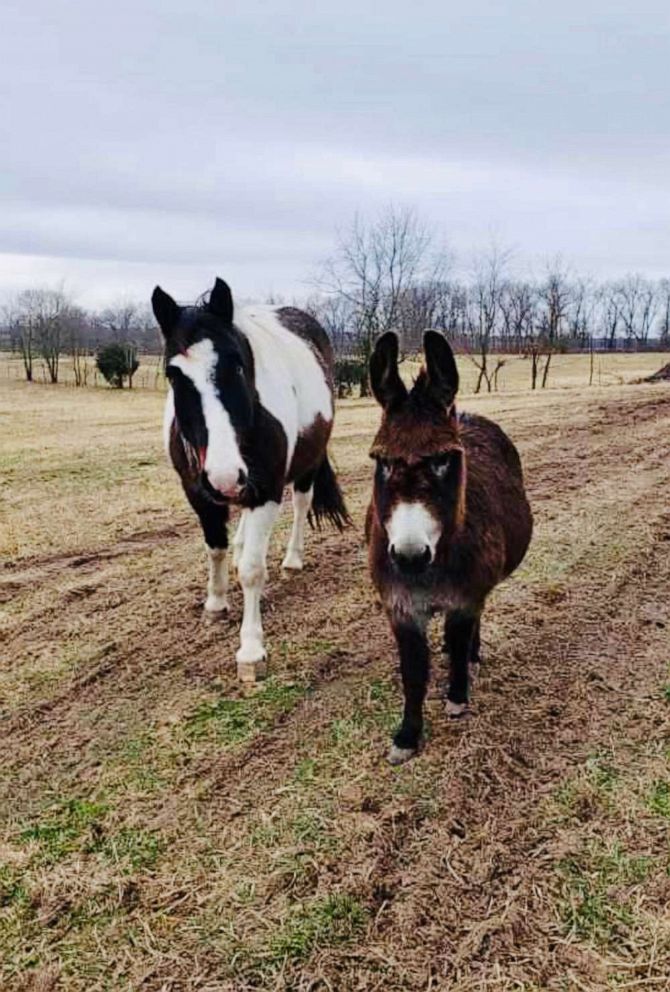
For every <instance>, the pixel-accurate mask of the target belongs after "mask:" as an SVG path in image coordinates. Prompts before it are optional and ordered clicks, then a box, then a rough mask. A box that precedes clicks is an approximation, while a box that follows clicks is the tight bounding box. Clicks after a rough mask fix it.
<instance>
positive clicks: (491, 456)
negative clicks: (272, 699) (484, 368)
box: [366, 331, 532, 764]
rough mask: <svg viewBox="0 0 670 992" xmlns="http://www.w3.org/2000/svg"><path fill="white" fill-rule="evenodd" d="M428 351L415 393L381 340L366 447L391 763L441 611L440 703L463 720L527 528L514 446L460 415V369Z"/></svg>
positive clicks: (419, 694)
mask: <svg viewBox="0 0 670 992" xmlns="http://www.w3.org/2000/svg"><path fill="white" fill-rule="evenodd" d="M424 350H425V356H426V367H425V368H424V369H423V370H422V371H421V373H420V374H419V376H418V378H417V380H416V382H415V383H414V386H413V387H412V389H411V390H408V389H407V388H406V387H405V385H404V383H403V382H402V380H401V378H400V375H399V372H398V339H397V337H396V335H395V334H393V333H392V332H389V333H387V334H384V335H383V336H382V337H381V338H380V339H379V341H378V342H377V345H376V347H375V350H374V353H373V355H372V357H371V360H370V381H371V385H372V389H373V392H374V395H375V397H376V399H377V401H378V402H379V403H380V404H381V406H382V408H383V415H382V422H381V426H380V428H379V431H378V432H377V435H376V437H375V440H374V443H373V445H372V450H371V452H370V454H371V456H372V458H373V459H374V460H375V462H376V468H375V479H374V489H373V495H372V501H371V503H370V506H369V508H368V514H367V520H366V536H367V539H368V547H369V563H370V572H371V575H372V580H373V582H374V584H375V586H376V588H377V590H378V592H379V594H380V596H381V599H382V602H383V604H384V606H385V609H386V611H387V614H388V616H389V620H390V623H391V627H392V629H393V633H394V635H395V638H396V641H397V645H398V650H399V654H400V671H401V676H402V682H403V689H404V694H405V708H404V714H403V719H402V723H401V725H400V728H399V729H398V731H397V733H396V734H395V736H394V739H393V745H392V747H391V751H390V752H389V761H391V762H392V763H393V764H399V763H401V762H403V761H406V760H408V759H409V758H410V757H412V755H413V754H415V753H416V751H417V750H418V748H419V746H420V744H421V740H422V732H423V702H424V698H425V695H426V689H427V684H428V678H429V664H430V656H429V655H430V652H429V648H428V640H427V635H426V629H427V624H428V620H429V619H430V617H431V616H432V615H433V614H435V613H438V612H439V613H442V614H443V615H444V651H445V653H446V654H447V655H448V656H449V662H450V684H449V690H448V693H447V700H446V707H447V711H448V712H449V713H450V715H452V716H460V715H461V714H462V713H464V712H465V710H466V709H467V704H468V695H469V669H470V667H474V666H476V665H477V664H478V663H479V660H480V659H479V649H480V617H481V614H482V611H483V609H484V604H485V601H486V597H487V596H488V594H489V593H490V592H491V590H492V589H493V588H494V587H495V586H496V585H497V584H498V583H499V582H501V581H502V580H503V579H504V578H506V577H507V576H508V575H510V574H511V573H512V572H513V571H514V570H515V568H517V567H518V565H519V564H520V563H521V561H522V560H523V557H524V555H525V553H526V550H527V548H528V545H529V543H530V538H531V534H532V516H531V512H530V507H529V505H528V501H527V499H526V495H525V492H524V486H523V474H522V470H521V462H520V460H519V455H518V453H517V451H516V448H515V447H514V445H513V444H512V442H511V441H510V439H509V438H508V437H507V436H506V434H505V433H504V432H503V431H502V430H501V429H500V427H498V426H497V424H495V423H493V422H492V421H490V420H487V419H485V418H484V417H479V416H474V415H469V414H464V415H459V414H458V413H457V411H456V407H455V402H454V401H455V397H456V393H457V391H458V370H457V368H456V362H455V360H454V356H453V353H452V351H451V348H450V346H449V344H448V342H447V340H446V338H445V337H444V336H443V335H442V334H439V333H438V332H436V331H428V332H427V333H426V335H425V337H424Z"/></svg>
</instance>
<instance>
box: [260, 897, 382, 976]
mask: <svg viewBox="0 0 670 992" xmlns="http://www.w3.org/2000/svg"><path fill="white" fill-rule="evenodd" d="M366 917H367V912H366V910H365V908H364V907H363V906H361V904H360V903H359V902H358V901H357V900H356V899H354V897H353V896H351V895H348V894H347V893H338V894H335V895H332V896H328V897H327V898H326V899H320V900H316V901H314V902H312V903H309V904H306V905H305V904H302V905H300V906H298V907H297V908H296V909H294V911H293V912H292V913H291V914H290V915H289V916H288V918H287V919H286V921H285V922H284V924H283V925H282V927H281V929H280V930H279V932H278V933H277V934H275V936H274V937H273V938H272V940H271V941H270V948H269V950H270V952H271V953H272V955H273V957H274V958H275V959H280V960H284V959H286V958H288V959H289V960H291V961H294V962H295V961H303V960H305V958H307V957H308V955H309V954H310V952H311V951H312V950H313V949H314V948H315V947H317V946H318V947H326V946H333V945H335V944H341V943H345V942H346V941H347V940H350V939H351V938H352V937H354V936H355V935H356V934H357V933H359V932H360V930H361V929H362V928H363V926H364V924H365V920H366Z"/></svg>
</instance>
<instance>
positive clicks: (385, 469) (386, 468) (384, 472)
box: [377, 458, 393, 481]
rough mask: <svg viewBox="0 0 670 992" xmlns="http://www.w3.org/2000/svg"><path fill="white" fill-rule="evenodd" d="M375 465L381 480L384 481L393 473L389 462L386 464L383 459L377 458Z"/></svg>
mask: <svg viewBox="0 0 670 992" xmlns="http://www.w3.org/2000/svg"><path fill="white" fill-rule="evenodd" d="M377 465H378V466H379V471H380V472H381V477H382V479H383V480H384V481H386V480H387V479H388V478H389V476H390V475H391V472H392V471H393V465H392V464H391V462H387V461H386V459H385V458H378V459H377Z"/></svg>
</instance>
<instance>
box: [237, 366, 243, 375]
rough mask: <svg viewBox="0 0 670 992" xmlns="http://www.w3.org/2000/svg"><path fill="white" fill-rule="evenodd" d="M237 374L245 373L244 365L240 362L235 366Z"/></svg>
mask: <svg viewBox="0 0 670 992" xmlns="http://www.w3.org/2000/svg"><path fill="white" fill-rule="evenodd" d="M235 375H244V366H242V365H239V364H238V365H236V366H235Z"/></svg>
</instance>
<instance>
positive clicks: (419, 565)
mask: <svg viewBox="0 0 670 992" xmlns="http://www.w3.org/2000/svg"><path fill="white" fill-rule="evenodd" d="M389 553H390V555H391V559H392V561H393V563H394V564H395V566H396V567H397V568H398V569H399V571H401V572H407V573H411V572H414V573H416V572H423V571H424V569H425V568H427V567H428V565H430V560H431V557H432V555H431V551H430V548H429V547H428V546H427V545H424V546H423V547H416V546H412V547H409V548H403V549H402V550H400V551H399V550H398V549H397V548H396V546H395V545H394V544H392V545H391V547H390V548H389Z"/></svg>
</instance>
